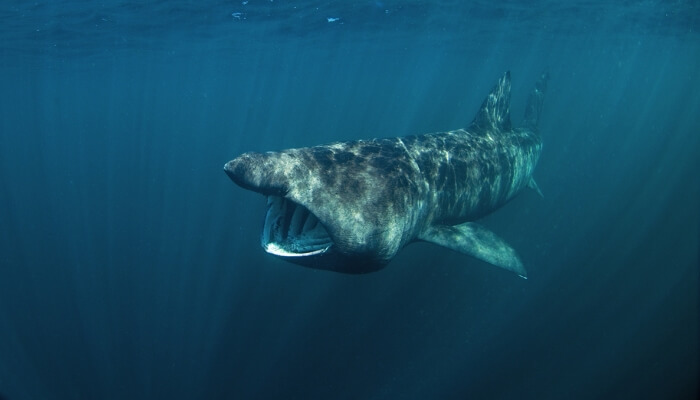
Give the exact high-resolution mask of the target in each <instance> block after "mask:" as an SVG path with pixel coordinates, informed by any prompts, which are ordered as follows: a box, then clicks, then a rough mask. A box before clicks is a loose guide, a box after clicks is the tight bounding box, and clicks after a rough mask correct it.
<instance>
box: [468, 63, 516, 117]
mask: <svg viewBox="0 0 700 400" xmlns="http://www.w3.org/2000/svg"><path fill="white" fill-rule="evenodd" d="M471 127H472V128H474V129H476V130H493V129H496V130H499V131H507V130H510V129H511V125H510V71H508V72H506V73H505V74H503V77H502V78H501V79H499V80H498V83H496V86H494V88H493V89H492V90H491V93H489V95H488V96H486V99H485V100H484V103H483V104H482V105H481V108H480V109H479V112H477V113H476V117H474V121H473V122H472V124H471Z"/></svg>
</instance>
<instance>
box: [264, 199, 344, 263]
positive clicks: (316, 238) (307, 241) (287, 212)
mask: <svg viewBox="0 0 700 400" xmlns="http://www.w3.org/2000/svg"><path fill="white" fill-rule="evenodd" d="M261 244H262V247H263V249H265V251H266V252H268V253H270V254H274V255H276V256H282V257H307V256H313V255H317V254H323V253H325V252H326V251H327V250H328V249H329V248H330V247H331V245H332V244H333V240H331V237H330V235H329V234H328V231H326V228H325V227H324V226H323V224H321V223H320V222H319V220H318V218H317V217H316V216H315V215H314V214H312V213H311V212H310V211H309V210H308V209H307V208H306V207H304V206H302V205H301V204H297V203H294V202H293V201H291V200H288V199H285V198H284V197H279V196H268V197H267V214H266V215H265V226H264V227H263V232H262V238H261Z"/></svg>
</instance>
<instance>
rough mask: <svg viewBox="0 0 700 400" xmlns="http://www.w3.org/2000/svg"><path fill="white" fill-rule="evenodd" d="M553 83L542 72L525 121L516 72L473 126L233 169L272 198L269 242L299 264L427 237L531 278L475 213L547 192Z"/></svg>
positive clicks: (255, 156) (248, 156) (261, 156)
mask: <svg viewBox="0 0 700 400" xmlns="http://www.w3.org/2000/svg"><path fill="white" fill-rule="evenodd" d="M546 82H547V75H546V74H543V75H542V77H541V78H540V79H539V80H538V82H537V84H536V85H535V89H534V91H533V92H532V94H531V95H530V98H529V100H528V104H527V107H526V112H525V118H524V121H523V124H522V126H521V127H518V128H513V127H512V126H511V122H510V86H511V85H510V73H508V72H507V73H505V74H504V75H503V77H502V78H501V79H499V80H498V83H497V84H496V85H495V87H494V88H493V90H492V91H491V93H490V94H489V95H488V96H487V97H486V99H485V100H484V102H483V104H482V106H481V108H480V109H479V111H478V112H477V114H476V117H475V118H474V120H473V122H472V123H471V124H470V125H469V126H468V127H467V128H465V129H457V130H454V131H449V132H440V133H430V134H424V135H413V136H405V137H398V138H380V139H370V140H356V141H348V142H338V143H331V144H326V145H320V146H314V147H306V148H298V149H288V150H283V151H279V152H267V153H254V152H252V153H245V154H242V155H240V156H239V157H237V158H235V159H233V160H231V161H229V162H228V163H226V165H225V166H224V170H225V172H226V173H227V174H228V175H229V177H230V178H231V179H232V180H233V181H234V182H235V183H236V184H238V185H239V186H241V187H243V188H245V189H249V190H252V191H255V192H258V193H261V194H263V195H265V196H267V199H268V209H267V213H266V216H265V223H264V226H263V232H262V236H261V244H262V247H263V248H264V249H265V251H267V252H268V253H270V254H273V255H276V256H278V257H282V258H285V259H287V260H289V261H291V262H294V263H298V264H301V265H305V266H308V267H312V268H319V269H326V270H332V271H337V272H343V273H355V274H357V273H367V272H372V271H376V270H378V269H380V268H382V267H384V266H385V265H386V264H387V263H388V262H389V261H390V260H391V259H392V258H393V257H394V256H395V255H396V253H397V252H398V251H399V250H400V249H401V248H403V247H404V246H406V245H407V244H409V243H411V242H414V241H427V242H431V243H435V244H438V245H440V246H444V247H447V248H450V249H452V250H456V251H459V252H461V253H464V254H468V255H470V256H473V257H476V258H478V259H481V260H483V261H486V262H488V263H490V264H493V265H495V266H498V267H501V268H505V269H507V270H510V271H513V272H515V273H517V274H518V275H520V276H522V277H526V271H525V268H524V267H523V264H522V262H521V261H520V259H519V257H518V255H517V254H516V252H515V251H514V250H513V249H512V248H511V247H510V246H509V245H508V244H507V243H506V242H505V241H503V240H502V239H500V238H499V237H498V236H496V235H495V234H494V233H493V232H491V231H489V230H487V229H486V228H484V227H482V226H480V225H478V224H476V223H474V222H473V221H474V220H477V219H479V218H480V217H482V216H484V215H486V214H488V213H490V212H492V211H494V210H496V209H498V208H499V207H500V206H502V205H503V204H505V203H506V202H508V201H509V200H511V199H512V198H513V197H514V196H516V195H517V194H518V193H519V192H521V191H522V190H523V189H524V188H525V187H527V186H530V187H532V188H534V189H536V190H537V191H538V192H539V189H538V188H537V185H536V184H535V182H534V180H533V178H532V173H533V171H534V169H535V166H536V164H537V161H538V159H539V156H540V152H541V149H542V142H541V140H540V136H539V133H538V130H537V125H538V121H539V118H540V110H541V107H542V101H543V97H544V91H545V89H546Z"/></svg>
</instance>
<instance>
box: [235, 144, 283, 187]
mask: <svg viewBox="0 0 700 400" xmlns="http://www.w3.org/2000/svg"><path fill="white" fill-rule="evenodd" d="M276 154H277V153H264V154H263V153H245V154H242V155H240V156H238V157H236V158H234V159H233V160H231V161H229V162H227V163H226V164H225V165H224V172H226V175H228V176H229V178H231V180H232V181H233V182H234V183H235V184H237V185H238V186H240V187H242V188H244V189H248V190H252V191H254V192H258V193H262V194H265V195H271V194H272V195H283V194H284V193H286V192H287V183H286V181H287V179H286V178H285V177H284V174H281V173H280V169H279V168H278V167H277V163H275V160H274V158H275V156H276Z"/></svg>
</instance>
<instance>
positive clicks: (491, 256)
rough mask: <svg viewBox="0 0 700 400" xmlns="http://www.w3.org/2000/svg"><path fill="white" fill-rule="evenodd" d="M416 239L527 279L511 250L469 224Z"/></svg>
mask: <svg viewBox="0 0 700 400" xmlns="http://www.w3.org/2000/svg"><path fill="white" fill-rule="evenodd" d="M419 239H421V240H424V241H426V242H430V243H435V244H438V245H440V246H444V247H447V248H449V249H452V250H455V251H458V252H460V253H464V254H467V255H470V256H472V257H474V258H478V259H479V260H482V261H485V262H487V263H489V264H492V265H495V266H497V267H501V268H504V269H507V270H509V271H513V272H515V273H516V274H518V275H520V276H521V277H523V278H525V279H527V272H526V271H525V267H523V263H522V262H521V261H520V258H518V255H517V254H516V253H515V250H513V248H512V247H510V246H509V245H508V244H507V243H506V242H505V241H503V239H501V238H499V237H498V236H496V234H495V233H493V232H491V231H490V230H488V229H486V228H484V227H482V226H480V225H478V224H475V223H473V222H466V223H463V224H460V225H454V226H448V225H438V226H433V227H430V228H429V229H428V230H426V231H425V232H424V233H423V234H422V235H420V237H419Z"/></svg>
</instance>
